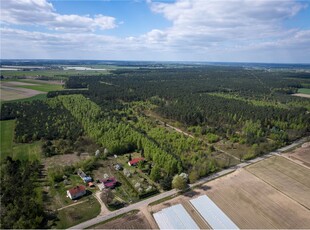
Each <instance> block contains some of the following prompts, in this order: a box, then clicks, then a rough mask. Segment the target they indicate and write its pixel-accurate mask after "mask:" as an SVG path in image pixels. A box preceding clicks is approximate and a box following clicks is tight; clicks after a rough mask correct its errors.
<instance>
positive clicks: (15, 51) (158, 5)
mask: <svg viewBox="0 0 310 230" xmlns="http://www.w3.org/2000/svg"><path fill="white" fill-rule="evenodd" d="M1 58H9V59H10V58H35V59H37V58H50V59H102V60H153V61H233V62H275V63H310V0H307V1H294V0H176V1H172V0H170V1H168V0H166V1H155V0H116V1H114V0H96V1H92V0H1Z"/></svg>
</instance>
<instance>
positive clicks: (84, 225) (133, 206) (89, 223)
mask: <svg viewBox="0 0 310 230" xmlns="http://www.w3.org/2000/svg"><path fill="white" fill-rule="evenodd" d="M308 139H309V137H305V138H302V139H300V140H297V141H295V142H294V143H293V144H291V145H288V146H286V147H283V148H280V149H278V150H276V151H274V152H271V153H269V154H265V155H264V156H261V157H257V158H255V159H253V160H249V161H247V162H243V163H240V164H238V165H235V166H233V167H231V168H228V169H225V170H222V171H220V172H217V173H214V174H212V175H210V176H208V177H205V178H202V179H200V180H198V181H197V182H196V183H194V184H190V187H194V186H197V185H201V184H204V183H206V182H208V181H210V180H214V179H216V178H218V177H221V176H224V175H226V174H229V173H232V172H234V171H235V170H237V169H239V168H243V167H246V166H248V165H250V164H254V163H257V162H259V161H262V160H264V159H266V158H269V157H272V156H275V155H280V153H281V152H284V151H287V150H289V149H291V148H294V147H296V146H298V145H300V144H302V143H304V142H306V141H307V140H308ZM177 192H178V191H177V190H175V189H173V190H170V191H167V192H164V193H161V194H159V195H157V196H153V197H151V198H148V199H146V200H142V201H140V202H138V203H134V204H131V205H129V206H127V207H125V208H122V209H120V210H116V211H113V212H110V213H109V214H106V215H103V216H100V215H99V216H97V217H95V218H93V219H91V220H88V221H85V222H83V223H81V224H78V225H76V226H73V227H71V228H70V229H84V228H87V227H90V226H92V225H95V224H98V223H100V222H102V221H105V220H108V219H111V218H113V217H116V216H118V215H120V214H124V213H126V212H129V211H132V210H135V209H139V208H141V207H142V206H147V205H149V204H150V203H152V202H154V201H157V200H160V199H162V198H165V197H168V196H171V195H174V194H176V193H177Z"/></svg>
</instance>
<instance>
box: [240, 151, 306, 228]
mask: <svg viewBox="0 0 310 230" xmlns="http://www.w3.org/2000/svg"><path fill="white" fill-rule="evenodd" d="M246 170H248V171H249V172H251V173H252V174H254V175H255V176H257V177H258V178H260V179H261V180H263V181H265V182H266V183H268V184H269V185H271V186H272V187H274V188H275V189H277V190H279V191H280V192H282V193H284V194H285V195H287V196H288V197H290V198H292V199H293V200H295V201H297V202H298V203H300V204H302V205H304V206H305V207H307V208H308V209H310V169H308V168H306V167H303V166H301V165H298V164H296V163H294V162H292V161H290V160H288V159H286V158H284V157H271V158H269V159H266V160H264V161H260V162H258V163H256V164H253V165H251V166H249V167H247V168H246ZM309 216H310V215H309ZM309 220H310V217H309ZM308 227H310V225H309V226H308Z"/></svg>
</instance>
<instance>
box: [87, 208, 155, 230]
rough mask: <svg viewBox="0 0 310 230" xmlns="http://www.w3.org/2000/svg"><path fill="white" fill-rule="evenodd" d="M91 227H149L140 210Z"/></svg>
mask: <svg viewBox="0 0 310 230" xmlns="http://www.w3.org/2000/svg"><path fill="white" fill-rule="evenodd" d="M91 228H92V229H150V228H151V226H150V224H149V223H148V222H147V220H146V218H145V216H144V215H143V213H142V212H138V211H132V212H129V213H125V214H124V215H121V216H119V217H118V218H114V219H112V220H109V221H105V222H103V223H101V224H98V225H95V226H92V227H91Z"/></svg>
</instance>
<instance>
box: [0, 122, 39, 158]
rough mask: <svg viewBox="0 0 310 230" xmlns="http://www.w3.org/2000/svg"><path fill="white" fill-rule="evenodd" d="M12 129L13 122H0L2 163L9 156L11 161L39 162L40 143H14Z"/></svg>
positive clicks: (13, 126)
mask: <svg viewBox="0 0 310 230" xmlns="http://www.w3.org/2000/svg"><path fill="white" fill-rule="evenodd" d="M14 128H15V120H8V121H0V130H1V145H0V147H1V149H0V152H1V158H0V160H1V161H3V160H4V159H5V158H6V157H7V156H11V157H12V158H13V159H19V160H31V161H32V160H40V159H41V145H42V143H41V142H40V141H36V142H33V143H30V144H16V143H14V141H13V139H14Z"/></svg>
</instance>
